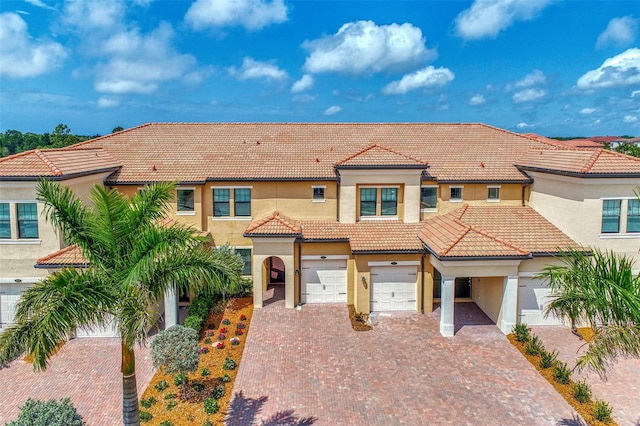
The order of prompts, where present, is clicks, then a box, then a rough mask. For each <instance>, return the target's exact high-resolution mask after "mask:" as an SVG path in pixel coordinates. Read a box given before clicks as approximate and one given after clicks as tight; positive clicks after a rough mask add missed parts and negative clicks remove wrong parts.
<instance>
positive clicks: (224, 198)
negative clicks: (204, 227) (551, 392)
mask: <svg viewBox="0 0 640 426" xmlns="http://www.w3.org/2000/svg"><path fill="white" fill-rule="evenodd" d="M229 214H230V213H229V190H228V189H214V190H213V215H214V216H229Z"/></svg>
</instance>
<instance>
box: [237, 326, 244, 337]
mask: <svg viewBox="0 0 640 426" xmlns="http://www.w3.org/2000/svg"><path fill="white" fill-rule="evenodd" d="M243 334H244V332H243V331H242V329H241V328H238V329H237V330H236V336H242V335H243Z"/></svg>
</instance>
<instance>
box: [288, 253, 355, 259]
mask: <svg viewBox="0 0 640 426" xmlns="http://www.w3.org/2000/svg"><path fill="white" fill-rule="evenodd" d="M300 257H301V260H347V259H349V255H348V254H328V255H326V256H323V255H305V256H300Z"/></svg>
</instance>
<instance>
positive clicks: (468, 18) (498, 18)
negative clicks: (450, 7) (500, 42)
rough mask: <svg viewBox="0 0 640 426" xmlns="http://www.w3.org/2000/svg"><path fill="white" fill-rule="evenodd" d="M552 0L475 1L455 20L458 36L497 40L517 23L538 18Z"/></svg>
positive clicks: (467, 38) (471, 38) (469, 38)
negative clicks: (501, 32) (502, 32)
mask: <svg viewBox="0 0 640 426" xmlns="http://www.w3.org/2000/svg"><path fill="white" fill-rule="evenodd" d="M549 3H551V0H475V2H474V3H473V4H472V5H471V7H470V8H469V9H466V10H464V11H462V12H461V13H460V14H459V15H458V16H457V17H456V19H455V27H456V32H457V34H458V36H460V37H461V38H463V39H465V40H477V39H481V38H496V37H497V36H498V34H499V33H500V31H502V30H504V29H507V28H509V27H510V26H511V25H513V23H514V22H516V21H528V20H531V19H533V18H535V17H537V16H538V15H539V14H540V12H541V11H542V10H543V9H544V8H545V7H547V5H548V4H549Z"/></svg>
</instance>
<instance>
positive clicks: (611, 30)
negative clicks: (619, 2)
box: [596, 16, 638, 48]
mask: <svg viewBox="0 0 640 426" xmlns="http://www.w3.org/2000/svg"><path fill="white" fill-rule="evenodd" d="M637 33H638V20H637V19H634V18H633V17H632V16H623V17H622V18H613V19H612V20H610V21H609V25H607V29H605V30H604V31H603V32H602V34H600V35H599V36H598V41H597V42H596V47H598V48H601V47H605V46H609V45H614V46H628V45H629V44H631V43H633V41H634V40H635V39H636V34H637Z"/></svg>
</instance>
